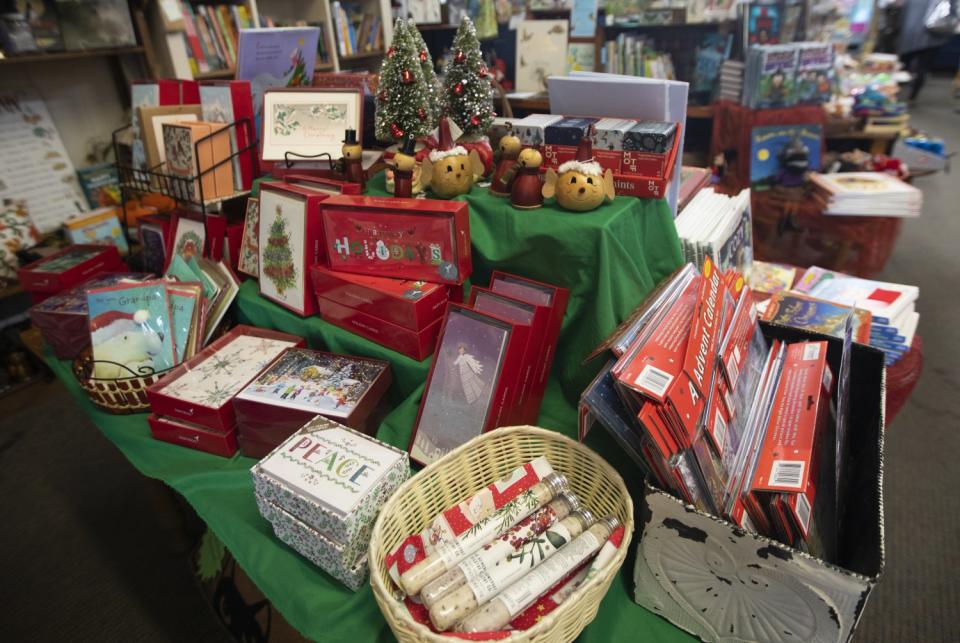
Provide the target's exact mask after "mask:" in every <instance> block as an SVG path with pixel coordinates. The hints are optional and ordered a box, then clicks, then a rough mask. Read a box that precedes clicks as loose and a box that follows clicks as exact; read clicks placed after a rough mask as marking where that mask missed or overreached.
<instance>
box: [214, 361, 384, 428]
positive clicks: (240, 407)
mask: <svg viewBox="0 0 960 643" xmlns="http://www.w3.org/2000/svg"><path fill="white" fill-rule="evenodd" d="M389 386H390V364H389V363H388V362H384V361H382V360H378V359H369V358H364V357H351V356H349V355H337V354H334V353H324V352H321V351H313V350H309V349H306V348H291V349H289V350H286V351H284V352H283V353H282V354H281V355H280V356H279V357H278V358H277V359H276V360H274V362H273V363H272V364H271V365H270V366H268V367H267V368H266V369H264V371H263V372H262V373H260V374H259V375H258V376H257V377H256V379H254V380H253V381H252V382H250V384H248V385H247V386H246V387H245V388H244V389H243V390H242V391H240V393H238V394H237V396H236V398H234V400H233V408H234V410H235V411H236V414H237V427H238V429H239V431H240V437H241V439H251V440H254V441H257V442H272V443H273V446H274V447H276V446H277V445H279V444H280V443H281V442H283V441H284V440H286V439H287V438H288V437H290V435H291V434H293V432H294V431H296V430H297V429H298V428H300V427H302V426H303V425H304V424H306V423H307V422H308V421H309V420H310V419H312V418H313V417H315V416H317V415H323V416H326V417H329V418H334V419H336V420H338V421H340V422H342V423H343V424H345V425H347V426H349V427H351V428H354V429H357V430H360V431H364V429H369V428H373V427H368V426H367V419H368V418H369V417H370V415H371V413H372V412H373V411H374V409H375V408H376V407H377V404H378V403H379V402H380V399H381V398H382V397H383V394H384V393H386V391H387V388H389Z"/></svg>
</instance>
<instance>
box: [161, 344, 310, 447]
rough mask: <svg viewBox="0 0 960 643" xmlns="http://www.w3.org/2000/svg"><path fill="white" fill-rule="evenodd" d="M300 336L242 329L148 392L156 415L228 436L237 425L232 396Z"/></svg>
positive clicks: (204, 351) (181, 367) (199, 354)
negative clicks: (226, 433)
mask: <svg viewBox="0 0 960 643" xmlns="http://www.w3.org/2000/svg"><path fill="white" fill-rule="evenodd" d="M303 345H304V341H303V338H301V337H296V336H295V335H288V334H287V333H280V332H277V331H274V330H267V329H265V328H255V327H253V326H245V325H240V326H236V327H234V328H233V329H231V330H230V332H229V333H227V334H226V335H224V336H223V337H221V338H220V339H218V340H217V341H215V342H213V343H212V344H210V345H209V346H207V347H206V348H205V349H203V351H201V352H200V353H198V354H197V355H195V356H194V357H193V358H191V359H190V360H188V361H187V362H184V363H183V364H181V365H180V366H178V367H176V368H175V369H173V370H172V371H170V374H169V375H167V376H166V377H164V378H163V379H162V380H160V381H159V382H157V383H156V384H154V385H153V386H151V387H150V388H149V389H147V398H148V399H149V400H150V406H151V407H152V408H153V412H154V414H156V415H165V416H169V417H171V418H177V419H180V420H185V421H187V422H191V423H193V424H199V425H201V426H203V427H205V428H207V429H210V430H213V431H221V432H228V431H230V430H232V429H233V428H234V427H235V425H236V423H237V416H236V414H235V413H234V410H233V404H232V403H231V402H232V400H233V397H234V396H235V395H236V394H237V393H239V392H240V390H241V389H243V387H244V386H246V385H247V383H249V382H250V380H252V379H253V378H255V377H256V376H257V375H258V374H259V373H260V371H262V370H263V369H264V368H265V367H266V366H267V365H268V364H270V362H272V361H273V360H274V359H275V358H276V357H277V355H279V354H280V353H282V352H283V351H284V350H286V349H288V348H291V347H295V346H303Z"/></svg>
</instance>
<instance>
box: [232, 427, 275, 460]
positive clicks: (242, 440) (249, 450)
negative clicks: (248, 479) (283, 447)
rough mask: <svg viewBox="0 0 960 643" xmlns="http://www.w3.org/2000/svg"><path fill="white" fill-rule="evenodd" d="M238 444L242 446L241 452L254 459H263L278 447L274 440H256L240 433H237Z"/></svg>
mask: <svg viewBox="0 0 960 643" xmlns="http://www.w3.org/2000/svg"><path fill="white" fill-rule="evenodd" d="M237 444H238V445H239V446H240V453H242V454H243V455H244V456H246V457H248V458H253V459H254V460H263V459H264V458H265V457H267V456H268V455H269V454H270V453H271V452H272V451H273V450H274V449H276V448H277V445H276V444H274V443H273V442H263V441H261V440H254V439H252V438H248V437H246V436H244V435H243V434H240V433H238V434H237Z"/></svg>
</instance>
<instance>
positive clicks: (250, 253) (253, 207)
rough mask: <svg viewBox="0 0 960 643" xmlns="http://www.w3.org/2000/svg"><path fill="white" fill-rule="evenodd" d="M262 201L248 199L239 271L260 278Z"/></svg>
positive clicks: (238, 265)
mask: <svg viewBox="0 0 960 643" xmlns="http://www.w3.org/2000/svg"><path fill="white" fill-rule="evenodd" d="M259 234H260V199H256V198H254V197H250V198H249V199H247V212H246V216H244V219H243V239H241V241H240V256H239V258H238V259H237V270H239V271H240V272H242V273H244V274H246V275H250V276H251V277H259V276H260V241H259Z"/></svg>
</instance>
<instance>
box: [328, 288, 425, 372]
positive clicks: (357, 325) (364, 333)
mask: <svg viewBox="0 0 960 643" xmlns="http://www.w3.org/2000/svg"><path fill="white" fill-rule="evenodd" d="M317 306H318V307H319V309H320V317H321V318H322V319H323V320H324V321H326V322H329V323H331V324H333V325H334V326H339V327H340V328H342V329H344V330H347V331H350V332H351V333H354V334H355V335H359V336H360V337H364V338H366V339H369V340H370V341H371V342H376V343H377V344H380V345H381V346H386V347H387V348H389V349H390V350H394V351H396V352H398V353H400V354H401V355H406V356H407V357H410V358H412V359H415V360H417V361H418V362H419V361H422V360H424V359H426V358H427V357H429V356H430V355H432V354H433V351H434V349H435V348H436V345H437V335H439V334H440V327H441V326H442V325H443V318H442V317H441V318H439V319H437V320H436V321H435V322H433V323H432V324H430V325H429V326H427V327H426V328H424V329H423V330H421V331H419V332H417V331H413V330H410V329H408V328H404V327H403V326H397V325H396V324H391V323H390V322H388V321H386V320H384V319H381V318H379V317H374V316H373V315H370V314H368V313H365V312H361V311H359V310H357V309H355V308H349V307H348V306H344V305H343V304H338V303H337V302H335V301H331V300H329V299H327V298H326V297H317Z"/></svg>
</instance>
